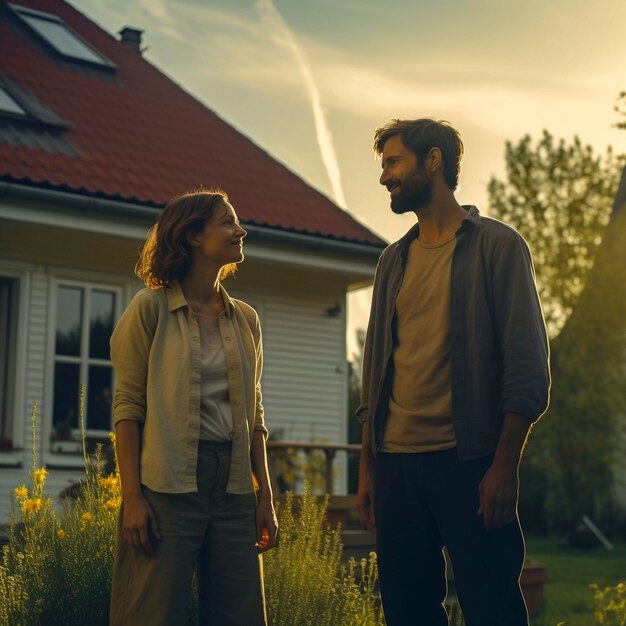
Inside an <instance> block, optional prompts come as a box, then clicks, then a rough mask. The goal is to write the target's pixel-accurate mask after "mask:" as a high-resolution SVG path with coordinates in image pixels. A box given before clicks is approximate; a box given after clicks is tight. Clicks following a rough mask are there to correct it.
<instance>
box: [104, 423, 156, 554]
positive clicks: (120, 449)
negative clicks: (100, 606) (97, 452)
mask: <svg viewBox="0 0 626 626" xmlns="http://www.w3.org/2000/svg"><path fill="white" fill-rule="evenodd" d="M139 430H140V424H139V423H138V422H135V421H131V420H124V421H121V422H118V423H117V425H116V426H115V443H116V448H117V459H118V463H119V467H120V478H121V481H122V502H123V507H124V509H123V516H122V532H123V534H124V539H125V540H126V541H127V542H128V543H129V544H130V545H131V546H133V547H134V548H141V549H142V550H143V551H144V552H145V553H146V554H147V555H148V556H153V555H154V547H153V546H152V543H151V541H150V538H151V536H152V537H155V538H156V539H161V534H160V532H159V527H158V524H157V520H156V516H155V515H154V511H153V510H152V507H151V506H150V505H149V504H148V501H147V500H146V499H145V498H144V496H143V493H142V492H141V485H140V483H139V449H140V432H139Z"/></svg>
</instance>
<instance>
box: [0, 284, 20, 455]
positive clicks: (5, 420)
mask: <svg viewBox="0 0 626 626" xmlns="http://www.w3.org/2000/svg"><path fill="white" fill-rule="evenodd" d="M18 289H19V282H18V279H17V278H8V277H3V276H0V450H10V449H11V448H12V447H13V422H14V415H15V386H16V370H17V321H18V319H17V307H18Z"/></svg>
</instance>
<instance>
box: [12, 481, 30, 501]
mask: <svg viewBox="0 0 626 626" xmlns="http://www.w3.org/2000/svg"><path fill="white" fill-rule="evenodd" d="M15 497H16V498H17V499H18V500H25V499H26V498H28V489H27V488H26V485H22V486H21V487H16V488H15Z"/></svg>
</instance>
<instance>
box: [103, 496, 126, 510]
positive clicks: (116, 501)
mask: <svg viewBox="0 0 626 626" xmlns="http://www.w3.org/2000/svg"><path fill="white" fill-rule="evenodd" d="M121 503H122V501H121V498H111V499H110V500H107V501H106V502H105V503H104V508H105V509H106V510H107V511H117V510H118V509H119V508H120V504H121Z"/></svg>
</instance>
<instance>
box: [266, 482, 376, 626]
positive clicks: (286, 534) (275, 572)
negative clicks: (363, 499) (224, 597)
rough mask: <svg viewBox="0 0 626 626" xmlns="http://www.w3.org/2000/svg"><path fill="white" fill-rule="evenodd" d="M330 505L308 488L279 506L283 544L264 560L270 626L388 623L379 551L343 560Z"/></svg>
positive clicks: (289, 497) (290, 496)
mask: <svg viewBox="0 0 626 626" xmlns="http://www.w3.org/2000/svg"><path fill="white" fill-rule="evenodd" d="M327 503H328V499H327V498H326V499H324V500H322V499H318V498H316V497H314V496H313V495H312V493H311V489H310V487H308V486H307V488H306V489H305V493H304V494H303V495H302V496H300V497H299V496H294V494H293V493H288V494H287V496H286V500H285V504H284V505H283V506H282V507H280V506H279V507H278V517H279V526H280V543H279V546H278V547H277V548H275V549H274V550H271V551H270V552H268V553H267V554H266V555H265V560H264V564H265V581H266V596H267V610H268V620H269V623H270V624H272V626H296V625H297V626H335V625H336V624H346V625H349V624H354V625H355V626H356V625H357V624H358V625H364V626H366V625H367V626H370V625H371V626H375V625H378V624H381V625H382V624H384V620H383V616H382V610H381V608H380V603H379V601H378V599H377V593H376V590H375V586H376V582H377V578H378V572H377V567H376V555H375V554H374V553H373V552H372V553H370V555H369V559H365V558H363V559H361V561H360V563H358V564H357V563H356V562H355V561H354V559H351V560H350V562H349V565H348V567H346V566H344V565H342V564H341V559H342V553H343V546H342V543H341V533H340V530H332V529H330V527H329V525H328V523H327V521H326V506H327Z"/></svg>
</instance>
